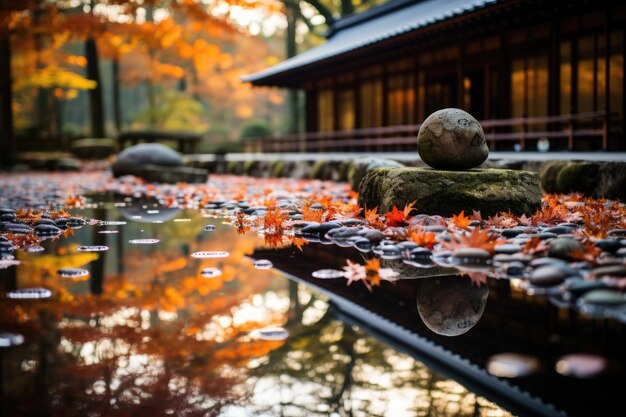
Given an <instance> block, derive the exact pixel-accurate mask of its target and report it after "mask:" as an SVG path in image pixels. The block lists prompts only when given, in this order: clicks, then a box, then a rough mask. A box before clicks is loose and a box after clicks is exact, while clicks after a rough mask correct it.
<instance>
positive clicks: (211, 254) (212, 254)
mask: <svg viewBox="0 0 626 417" xmlns="http://www.w3.org/2000/svg"><path fill="white" fill-rule="evenodd" d="M229 255H230V254H229V253H228V252H226V251H199V252H194V253H192V254H191V257H192V258H198V259H204V258H227V257H228V256H229Z"/></svg>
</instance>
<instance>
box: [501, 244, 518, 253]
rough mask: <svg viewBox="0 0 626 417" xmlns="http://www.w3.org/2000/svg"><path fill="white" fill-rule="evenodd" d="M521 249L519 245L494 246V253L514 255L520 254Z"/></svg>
mask: <svg viewBox="0 0 626 417" xmlns="http://www.w3.org/2000/svg"><path fill="white" fill-rule="evenodd" d="M522 249H523V248H522V246H521V245H514V244H504V245H498V246H496V248H495V251H496V253H506V254H514V253H518V252H521V251H522Z"/></svg>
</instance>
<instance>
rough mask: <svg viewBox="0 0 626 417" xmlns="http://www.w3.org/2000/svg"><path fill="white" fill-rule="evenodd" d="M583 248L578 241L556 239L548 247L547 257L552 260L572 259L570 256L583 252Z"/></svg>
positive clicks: (562, 238)
mask: <svg viewBox="0 0 626 417" xmlns="http://www.w3.org/2000/svg"><path fill="white" fill-rule="evenodd" d="M583 251H584V249H583V246H582V245H581V244H580V242H579V241H577V240H575V239H570V238H564V237H561V238H557V239H554V240H553V241H551V242H550V244H549V245H548V255H549V256H550V257H552V258H560V259H565V260H569V259H572V254H573V253H576V252H583Z"/></svg>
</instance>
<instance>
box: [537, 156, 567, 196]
mask: <svg viewBox="0 0 626 417" xmlns="http://www.w3.org/2000/svg"><path fill="white" fill-rule="evenodd" d="M566 165H567V162H565V161H556V162H553V163H551V164H550V165H548V167H547V168H546V169H545V170H544V171H543V173H542V174H541V187H542V188H543V190H544V191H545V192H546V193H556V192H557V191H556V190H557V185H556V176H557V175H558V174H559V171H561V169H563V167H564V166H566Z"/></svg>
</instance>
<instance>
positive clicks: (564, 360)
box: [555, 353, 609, 379]
mask: <svg viewBox="0 0 626 417" xmlns="http://www.w3.org/2000/svg"><path fill="white" fill-rule="evenodd" d="M608 369H609V361H607V360H606V359H605V358H603V357H602V356H598V355H591V354H585V353H574V354H571V355H565V356H562V357H560V358H559V359H558V360H557V362H556V365H555V370H556V371H557V372H558V373H559V374H561V375H563V376H568V377H573V378H581V379H587V378H595V377H597V376H600V375H602V374H603V373H605V372H606V371H607V370H608Z"/></svg>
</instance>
